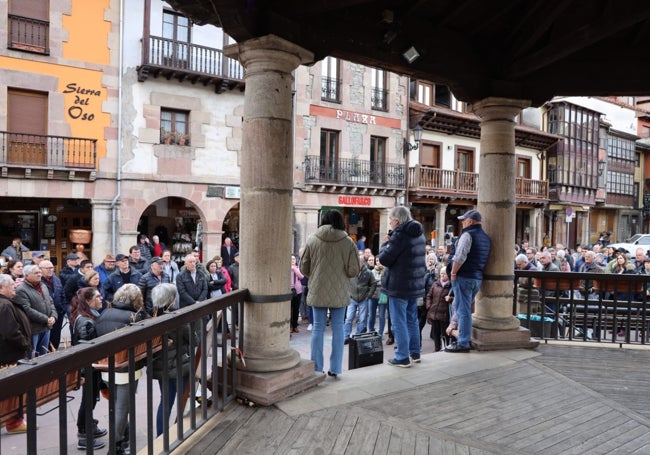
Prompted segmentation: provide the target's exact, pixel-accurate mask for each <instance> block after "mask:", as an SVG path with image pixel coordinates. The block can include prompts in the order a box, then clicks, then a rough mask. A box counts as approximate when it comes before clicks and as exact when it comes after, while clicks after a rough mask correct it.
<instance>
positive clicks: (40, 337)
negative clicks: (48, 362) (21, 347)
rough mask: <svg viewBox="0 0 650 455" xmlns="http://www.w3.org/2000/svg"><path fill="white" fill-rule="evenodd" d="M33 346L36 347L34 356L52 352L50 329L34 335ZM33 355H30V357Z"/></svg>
mask: <svg viewBox="0 0 650 455" xmlns="http://www.w3.org/2000/svg"><path fill="white" fill-rule="evenodd" d="M32 348H33V349H34V353H33V357H38V356H39V355H45V354H47V353H48V352H50V329H47V330H46V331H45V332H41V333H37V334H36V335H32ZM57 348H58V346H57ZM31 357H32V356H31V355H30V358H31Z"/></svg>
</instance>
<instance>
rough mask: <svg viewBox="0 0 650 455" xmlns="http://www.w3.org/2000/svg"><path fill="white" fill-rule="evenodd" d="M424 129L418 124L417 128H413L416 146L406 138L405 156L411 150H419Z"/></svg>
mask: <svg viewBox="0 0 650 455" xmlns="http://www.w3.org/2000/svg"><path fill="white" fill-rule="evenodd" d="M422 131H423V129H422V127H421V126H420V124H419V123H418V124H417V125H415V128H413V141H415V145H412V144H411V143H410V142H409V141H408V140H407V139H406V138H404V156H406V154H407V153H408V152H410V151H411V150H417V149H418V147H419V146H420V141H421V140H422Z"/></svg>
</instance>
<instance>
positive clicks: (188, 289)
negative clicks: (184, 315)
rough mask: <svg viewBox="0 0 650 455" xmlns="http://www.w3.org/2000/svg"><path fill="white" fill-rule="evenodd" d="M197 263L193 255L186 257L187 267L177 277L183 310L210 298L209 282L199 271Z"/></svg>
mask: <svg viewBox="0 0 650 455" xmlns="http://www.w3.org/2000/svg"><path fill="white" fill-rule="evenodd" d="M196 262H197V259H196V258H195V257H194V255H193V254H191V253H190V254H188V255H187V256H185V267H183V270H181V272H180V273H179V274H178V276H177V277H176V288H177V289H178V296H179V299H180V306H181V308H184V307H186V306H189V305H193V304H195V303H199V302H201V301H202V300H205V299H207V298H208V281H207V280H206V278H205V275H203V274H202V273H201V272H199V271H198V270H197V268H196Z"/></svg>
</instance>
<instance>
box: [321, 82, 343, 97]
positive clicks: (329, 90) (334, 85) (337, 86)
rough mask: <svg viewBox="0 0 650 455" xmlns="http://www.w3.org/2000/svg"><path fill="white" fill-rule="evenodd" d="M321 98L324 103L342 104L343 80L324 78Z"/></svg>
mask: <svg viewBox="0 0 650 455" xmlns="http://www.w3.org/2000/svg"><path fill="white" fill-rule="evenodd" d="M320 98H321V100H323V101H330V102H332V103H340V102H341V80H340V79H335V78H333V77H323V78H322V79H321V93H320Z"/></svg>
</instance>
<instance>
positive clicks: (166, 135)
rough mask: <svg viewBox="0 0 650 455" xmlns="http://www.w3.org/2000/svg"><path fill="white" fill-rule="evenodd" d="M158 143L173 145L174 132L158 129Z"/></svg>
mask: <svg viewBox="0 0 650 455" xmlns="http://www.w3.org/2000/svg"><path fill="white" fill-rule="evenodd" d="M160 142H161V143H162V144H173V143H174V132H172V131H168V130H166V129H164V128H160Z"/></svg>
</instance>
